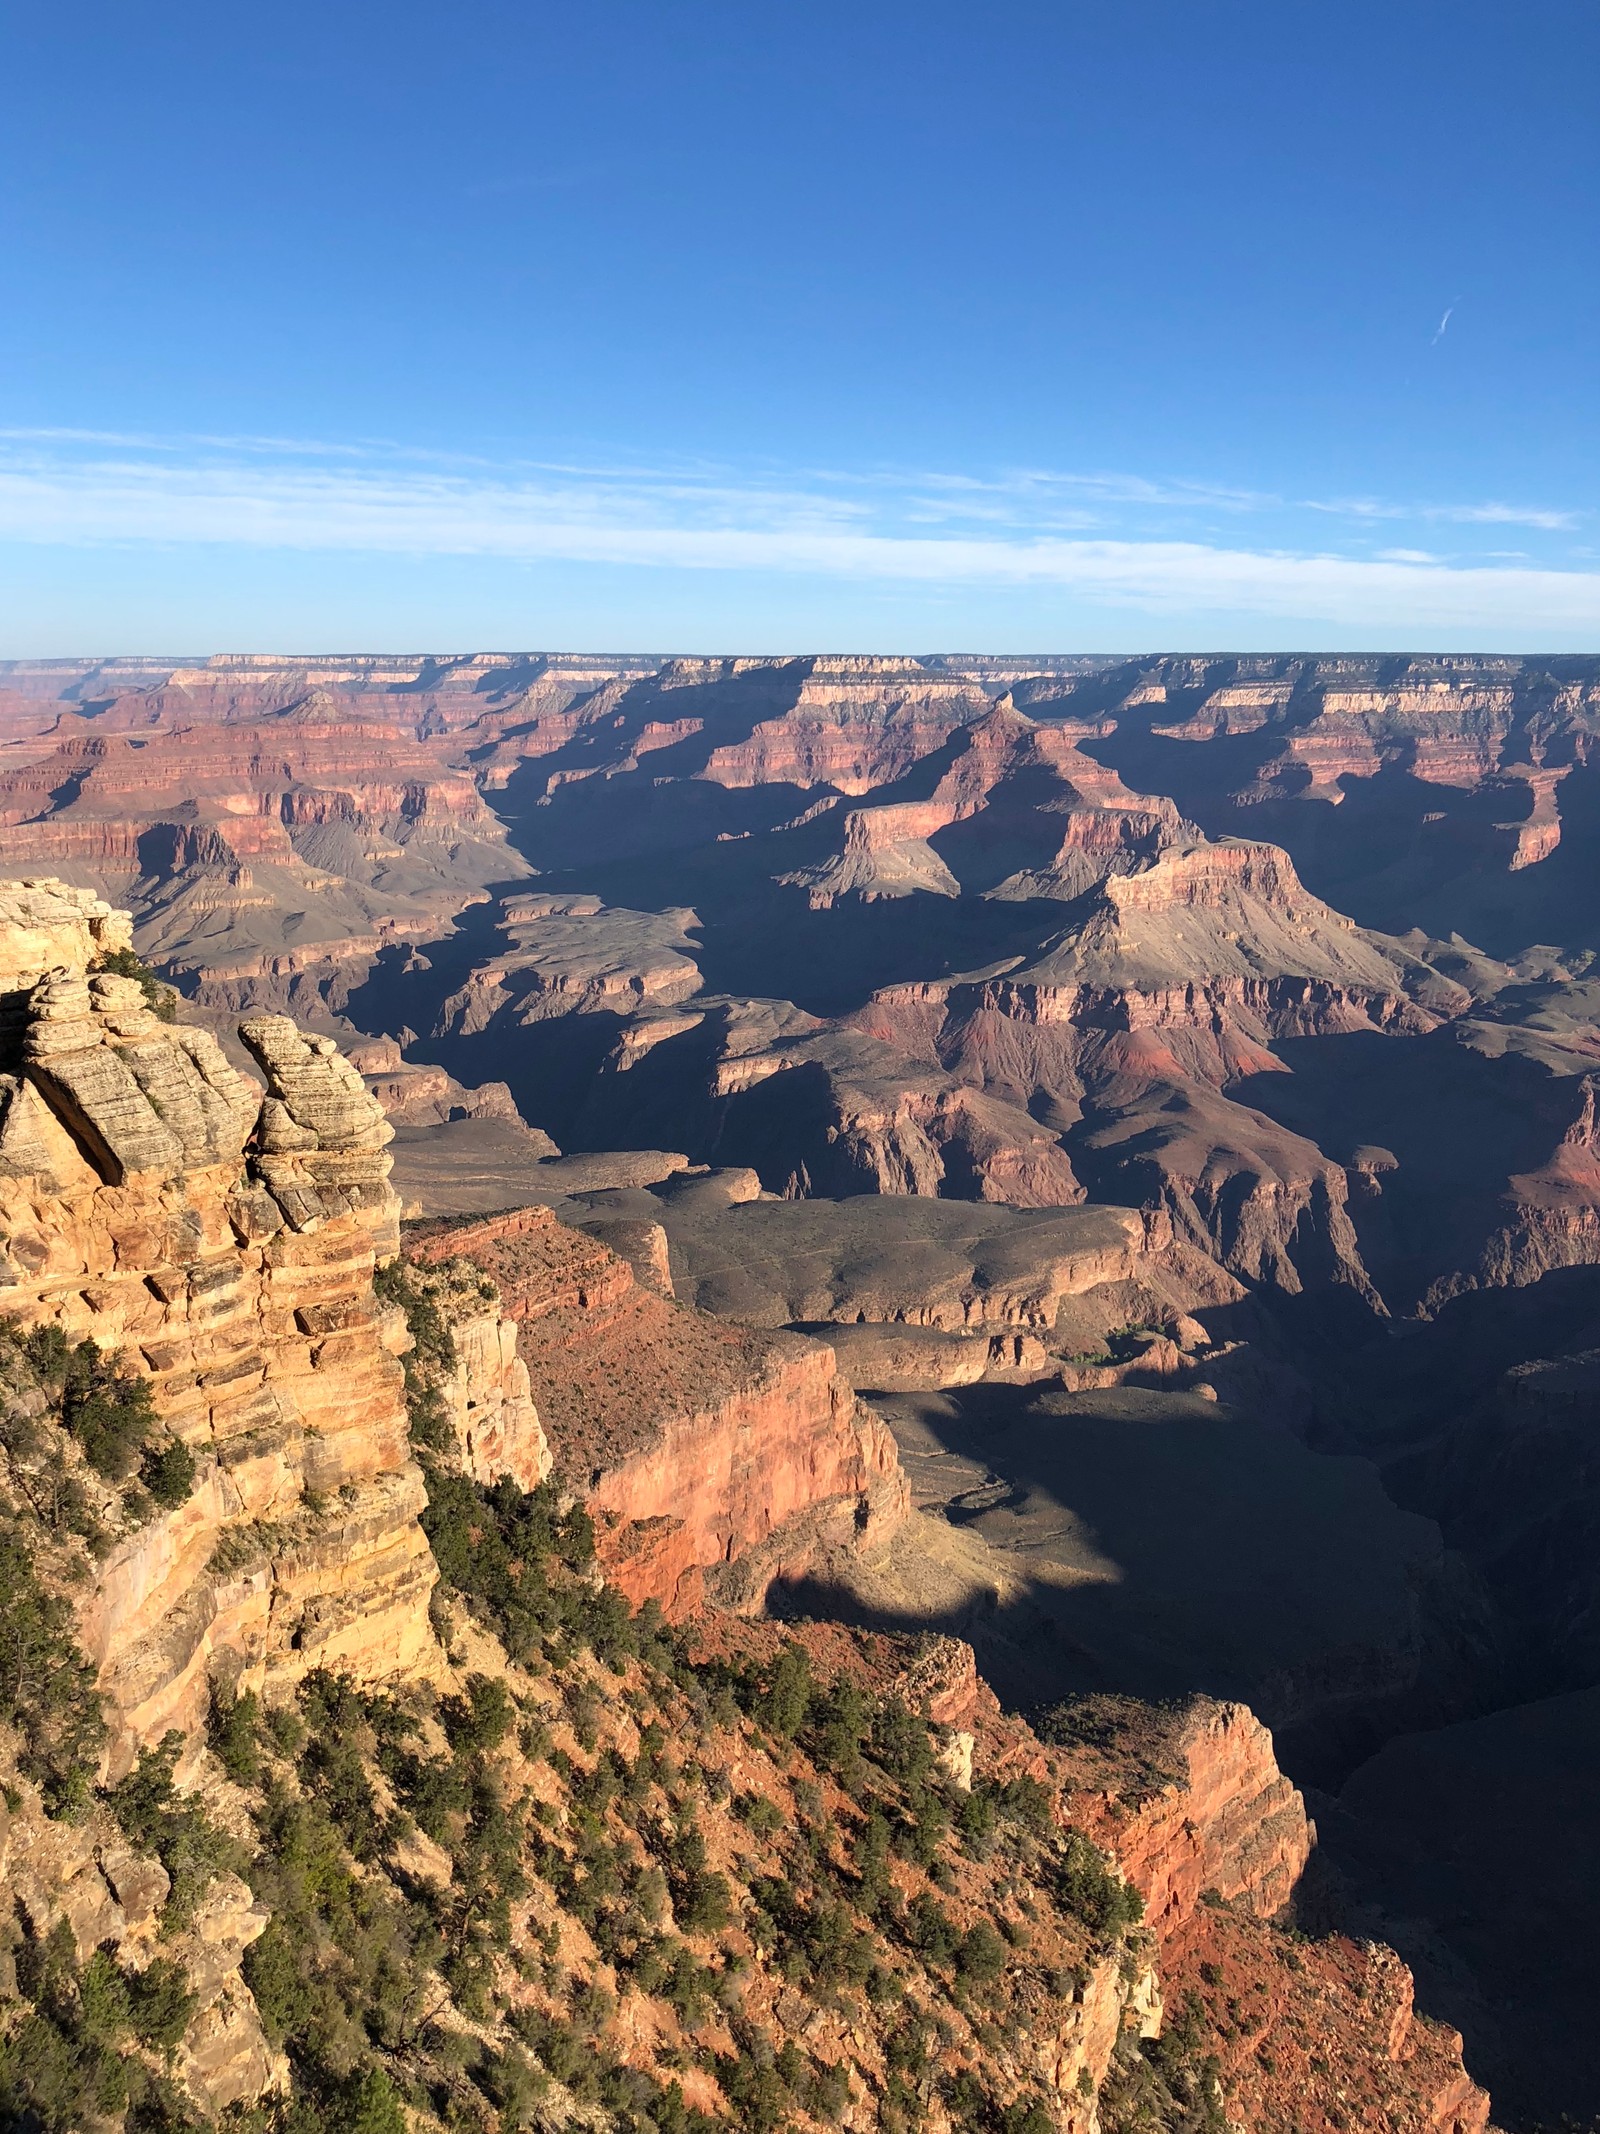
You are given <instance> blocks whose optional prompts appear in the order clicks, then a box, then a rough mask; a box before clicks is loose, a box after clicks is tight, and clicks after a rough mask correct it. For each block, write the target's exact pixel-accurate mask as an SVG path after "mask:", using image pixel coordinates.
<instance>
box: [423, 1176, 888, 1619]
mask: <svg viewBox="0 0 1600 2134" xmlns="http://www.w3.org/2000/svg"><path fill="white" fill-rule="evenodd" d="M406 1249H407V1252H408V1255H409V1256H410V1257H411V1258H412V1259H414V1260H416V1261H417V1262H419V1263H420V1264H422V1265H424V1266H427V1265H430V1264H437V1263H438V1262H440V1261H443V1260H457V1261H468V1262H472V1263H475V1264H476V1265H478V1266H480V1267H482V1268H483V1269H484V1271H485V1272H486V1273H487V1274H488V1275H489V1276H490V1277H491V1278H492V1280H493V1283H494V1285H495V1289H496V1292H497V1294H498V1296H499V1298H500V1299H501V1300H502V1302H501V1305H500V1308H501V1309H503V1310H504V1311H505V1312H506V1314H507V1315H508V1317H509V1318H511V1319H512V1320H513V1321H515V1323H516V1328H517V1346H518V1351H519V1354H520V1356H521V1359H522V1362H523V1363H524V1365H525V1366H526V1367H527V1371H528V1375H529V1378H530V1381H531V1384H532V1388H533V1393H534V1398H535V1399H536V1401H537V1403H538V1407H539V1412H540V1415H541V1416H542V1418H543V1421H544V1426H545V1428H546V1429H547V1430H548V1432H549V1434H550V1440H551V1453H552V1457H553V1459H554V1462H555V1466H556V1470H557V1472H558V1473H560V1474H561V1475H562V1476H563V1477H565V1478H566V1479H567V1480H568V1481H569V1482H570V1483H571V1484H572V1485H573V1486H574V1487H576V1488H578V1489H581V1491H582V1493H583V1495H584V1499H585V1501H586V1503H587V1504H588V1506H589V1508H590V1511H591V1512H592V1513H593V1514H594V1516H595V1517H596V1520H597V1522H598V1524H599V1530H600V1546H601V1556H602V1560H603V1561H604V1562H605V1564H606V1565H607V1568H608V1571H609V1573H610V1575H611V1576H612V1577H613V1578H614V1580H615V1581H616V1583H617V1584H618V1585H619V1586H620V1587H621V1589H622V1590H623V1591H624V1592H626V1593H627V1594H628V1596H629V1598H630V1599H631V1600H633V1601H634V1602H636V1603H637V1602H641V1601H643V1600H645V1599H646V1598H654V1599H655V1600H657V1601H659V1602H660V1603H661V1604H662V1605H663V1606H664V1607H665V1608H666V1609H667V1610H668V1611H669V1613H672V1614H675V1615H681V1614H683V1613H685V1612H686V1611H688V1610H690V1609H692V1608H693V1607H695V1606H696V1605H698V1603H699V1602H700V1600H701V1599H702V1598H703V1597H704V1596H706V1595H708V1594H709V1595H711V1596H713V1597H715V1598H717V1599H719V1600H721V1601H723V1602H724V1603H728V1604H732V1605H735V1606H738V1607H743V1608H755V1607H759V1606H760V1605H761V1602H762V1601H763V1599H764V1597H765V1595H766V1592H767V1589H768V1587H769V1586H770V1585H771V1584H772V1582H773V1581H774V1579H777V1578H779V1577H794V1576H798V1575H800V1574H801V1573H803V1572H804V1571H805V1570H807V1569H808V1568H810V1566H811V1565H812V1564H813V1563H814V1562H816V1561H817V1560H819V1558H820V1556H821V1555H822V1554H823V1553H824V1552H825V1551H827V1550H829V1549H831V1548H837V1547H840V1546H845V1545H851V1544H853V1543H854V1542H856V1541H857V1540H861V1541H867V1540H869V1539H876V1538H877V1536H878V1535H879V1534H880V1533H882V1532H886V1531H887V1530H889V1529H891V1528H892V1527H893V1525H894V1523H895V1522H896V1521H897V1520H898V1519H899V1518H900V1517H902V1516H903V1514H904V1510H905V1505H906V1497H905V1484H904V1480H903V1478H902V1476H901V1474H900V1470H899V1462H898V1459H897V1457H896V1455H895V1451H894V1444H893V1440H892V1439H891V1438H890V1436H889V1433H888V1431H887V1430H886V1429H885V1428H884V1426H883V1425H882V1424H881V1423H880V1422H879V1421H878V1419H877V1418H876V1417H875V1416H873V1415H872V1414H871V1413H870V1411H868V1410H867V1409H865V1408H863V1407H862V1406H861V1405H860V1404H859V1403H858V1402H857V1400H856V1398H855V1395H854V1393H853V1391H852V1390H851V1388H850V1387H849V1385H848V1384H847V1383H845V1381H844V1380H843V1379H841V1377H840V1376H839V1373H838V1370H837V1367H836V1364H835V1361H834V1356H833V1352H832V1350H831V1349H828V1348H826V1347H824V1346H822V1345H821V1344H820V1343H817V1342H812V1341H806V1340H803V1339H800V1338H798V1337H796V1336H794V1335H789V1334H772V1333H758V1332H755V1331H754V1330H752V1329H750V1328H746V1327H740V1326H732V1325H729V1324H728V1323H727V1322H726V1321H723V1320H716V1319H712V1318H711V1317H710V1316H709V1315H707V1314H704V1313H700V1312H697V1311H693V1310H690V1309H687V1308H685V1307H684V1306H682V1305H679V1304H677V1303H675V1302H672V1301H670V1300H669V1299H667V1298H665V1297H663V1296H661V1295H660V1294H658V1293H657V1292H655V1291H653V1290H650V1289H646V1288H644V1287H643V1286H641V1284H640V1283H639V1282H638V1281H637V1280H636V1279H635V1276H634V1272H633V1268H632V1267H631V1266H630V1265H629V1263H628V1261H627V1260H625V1259H623V1258H622V1257H620V1256H619V1255H618V1254H617V1253H615V1252H612V1251H610V1250H609V1249H608V1248H607V1247H606V1246H605V1245H603V1244H601V1243H600V1242H599V1241H598V1239H596V1238H593V1237H589V1236H585V1235H582V1234H580V1233H579V1232H576V1231H573V1230H569V1229H567V1228H565V1227H564V1226H563V1225H562V1224H560V1223H559V1222H557V1221H556V1219H555V1217H554V1216H553V1215H551V1214H550V1213H549V1211H548V1210H547V1209H544V1208H526V1209H521V1210H518V1211H516V1212H515V1213H512V1214H508V1215H505V1216H499V1217H491V1218H489V1219H487V1220H484V1221H478V1222H473V1221H466V1222H461V1223H440V1224H433V1225H423V1226H420V1227H419V1229H418V1230H417V1231H415V1232H414V1233H413V1234H412V1235H411V1237H410V1238H409V1240H408V1243H407V1248H406Z"/></svg>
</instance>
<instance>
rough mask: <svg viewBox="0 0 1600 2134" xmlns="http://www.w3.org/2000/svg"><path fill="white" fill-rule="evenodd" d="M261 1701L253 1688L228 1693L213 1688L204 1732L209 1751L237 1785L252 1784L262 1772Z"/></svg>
mask: <svg viewBox="0 0 1600 2134" xmlns="http://www.w3.org/2000/svg"><path fill="white" fill-rule="evenodd" d="M260 1725H261V1700H260V1698H259V1697H258V1696H257V1695H256V1693H255V1691H254V1690H246V1691H245V1692H244V1694H243V1696H239V1697H235V1696H231V1695H230V1694H229V1693H228V1692H227V1691H225V1690H217V1689H213V1691H212V1693H211V1711H210V1715H209V1717H208V1719H207V1721H206V1735H207V1738H208V1740H209V1741H210V1743H211V1749H212V1753H213V1754H214V1755H215V1757H216V1759H217V1761H218V1763H220V1764H221V1766H222V1768H223V1770H224V1771H226V1772H227V1774H228V1776H229V1777H230V1778H231V1779H232V1780H233V1781H234V1783H235V1784H236V1785H240V1786H253V1785H254V1784H255V1782H256V1780H257V1779H258V1778H259V1777H260V1775H261V1740H260Z"/></svg>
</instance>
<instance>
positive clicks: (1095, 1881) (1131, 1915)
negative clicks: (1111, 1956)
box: [1047, 1830, 1144, 1942]
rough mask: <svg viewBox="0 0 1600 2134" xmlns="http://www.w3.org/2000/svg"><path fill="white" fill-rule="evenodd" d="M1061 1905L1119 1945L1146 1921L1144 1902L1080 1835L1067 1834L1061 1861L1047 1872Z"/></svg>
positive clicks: (1055, 1863) (1099, 1933)
mask: <svg viewBox="0 0 1600 2134" xmlns="http://www.w3.org/2000/svg"><path fill="white" fill-rule="evenodd" d="M1047 1873H1048V1880H1049V1883H1050V1887H1051V1890H1052V1893H1053V1894H1054V1896H1055V1898H1056V1900H1057V1902H1058V1903H1060V1904H1063V1905H1064V1906H1065V1907H1066V1909H1067V1910H1068V1911H1070V1912H1072V1913H1074V1914H1075V1915H1076V1916H1077V1917H1078V1918H1079V1919H1081V1920H1082V1921H1083V1923H1084V1925H1085V1926H1086V1927H1088V1928H1089V1929H1090V1930H1091V1931H1092V1932H1093V1933H1095V1934H1097V1935H1099V1936H1100V1937H1102V1938H1103V1939H1104V1940H1107V1941H1113V1942H1114V1941H1120V1940H1121V1938H1122V1936H1123V1934H1124V1933H1125V1932H1126V1931H1127V1929H1128V1928H1129V1927H1131V1926H1137V1925H1138V1923H1139V1921H1140V1920H1141V1919H1142V1918H1143V1917H1144V1899H1143V1898H1142V1897H1141V1896H1140V1895H1139V1892H1138V1891H1137V1890H1136V1889H1134V1888H1133V1886H1132V1885H1131V1884H1130V1883H1127V1882H1124V1881H1123V1880H1122V1878H1121V1876H1120V1875H1118V1874H1117V1873H1115V1871H1114V1870H1113V1869H1112V1866H1111V1864H1110V1862H1109V1861H1108V1860H1107V1858H1106V1856H1105V1854H1104V1853H1103V1852H1101V1850H1100V1848H1099V1847H1098V1846H1097V1845H1093V1844H1091V1843H1090V1841H1089V1840H1088V1839H1087V1838H1086V1837H1085V1836H1084V1835H1083V1833H1082V1832H1081V1831H1078V1830H1073V1831H1069V1832H1068V1833H1067V1840H1066V1845H1065V1847H1064V1849H1063V1851H1062V1854H1061V1857H1060V1858H1059V1859H1058V1860H1056V1861H1054V1862H1053V1863H1052V1864H1051V1866H1050V1868H1049V1869H1048V1870H1047Z"/></svg>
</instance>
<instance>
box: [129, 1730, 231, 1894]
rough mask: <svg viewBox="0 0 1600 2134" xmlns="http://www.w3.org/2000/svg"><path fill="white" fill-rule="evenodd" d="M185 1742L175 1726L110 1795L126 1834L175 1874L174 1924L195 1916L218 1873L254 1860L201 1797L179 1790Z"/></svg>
mask: <svg viewBox="0 0 1600 2134" xmlns="http://www.w3.org/2000/svg"><path fill="white" fill-rule="evenodd" d="M183 1746H184V1741H183V1736H182V1735H181V1734H180V1733H178V1732H177V1730H176V1729H175V1728H174V1729H173V1730H171V1731H170V1732H168V1733H167V1734H165V1735H163V1737H162V1739H161V1743H160V1745H159V1747H157V1748H153V1749H141V1750H140V1752H139V1761H138V1762H137V1764H136V1765H135V1766H134V1768H133V1769H132V1770H131V1771H130V1772H129V1773H128V1775H127V1776H126V1777H125V1778H122V1779H119V1780H118V1781H117V1783H116V1784H115V1785H114V1786H110V1787H108V1788H107V1789H106V1794H105V1800H106V1805H107V1806H108V1807H109V1808H110V1810H111V1813H112V1814H113V1815H114V1816H115V1817H116V1820H117V1822H118V1824H119V1825H120V1826H121V1829H122V1833H123V1836H124V1837H126V1838H127V1840H128V1842H129V1843H130V1844H131V1845H135V1846H137V1847H138V1848H139V1850H140V1851H142V1852H153V1853H154V1854H155V1855H156V1857H157V1858H158V1859H159V1860H160V1862H161V1864H162V1866H163V1867H164V1868H165V1869H166V1871H167V1874H168V1876H169V1877H170V1878H171V1883H172V1889H171V1894H170V1895H169V1897H168V1899H167V1918H168V1920H169V1922H171V1923H172V1924H174V1925H181V1924H182V1923H183V1921H185V1920H186V1919H188V1918H189V1917H190V1915H191V1914H192V1913H193V1911H194V1908H195V1906H196V1905H197V1904H198V1903H199V1901H200V1898H201V1897H202V1896H203V1895H204V1894H205V1890H206V1888H207V1885H208V1884H209V1883H210V1882H211V1880H212V1879H213V1877H214V1876H216V1875H219V1874H222V1873H224V1872H225V1871H227V1870H230V1869H231V1870H233V1871H235V1872H238V1871H240V1870H242V1869H243V1868H244V1867H245V1866H246V1865H247V1864H248V1860H247V1856H246V1854H245V1852H244V1849H243V1847H242V1846H241V1845H240V1844H239V1842H238V1841H237V1839H235V1838H231V1837H229V1836H228V1834H227V1832H226V1831H223V1830H219V1829H218V1828H217V1827H216V1825H215V1824H214V1823H213V1822H212V1821H211V1819H210V1818H209V1816H208V1815H207V1814H206V1812H205V1809H204V1807H203V1806H202V1805H201V1804H200V1802H199V1801H197V1800H185V1799H183V1798H181V1797H180V1796H179V1794H178V1793H177V1792H176V1790H175V1789H174V1787H173V1783H172V1774H173V1770H174V1768H175V1766H176V1764H177V1760H178V1757H179V1756H180V1754H181V1753H182V1751H183Z"/></svg>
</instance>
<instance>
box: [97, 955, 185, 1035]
mask: <svg viewBox="0 0 1600 2134" xmlns="http://www.w3.org/2000/svg"><path fill="white" fill-rule="evenodd" d="M90 969H91V970H92V971H96V972H98V971H106V972H109V973H110V974H111V975H112V976H114V977H117V978H137V979H138V981H139V989H140V991H141V992H142V993H143V994H144V997H145V1001H146V1003H147V1005H148V1006H149V1009H150V1012H151V1014H152V1015H154V1016H155V1017H156V1018H157V1020H158V1021H160V1022H164V1023H175V1022H176V1021H177V1019H178V996H177V994H176V993H175V992H174V991H173V989H172V987H171V986H169V985H163V984H162V982H161V980H160V979H159V978H158V977H157V976H156V974H155V972H154V971H153V970H151V968H150V966H149V964H148V963H146V962H145V960H144V958H143V957H142V956H141V955H139V954H138V952H137V951H136V950H134V949H131V948H107V949H102V950H101V951H100V954H99V955H98V956H96V958H95V959H94V962H93V963H92V964H91V965H90Z"/></svg>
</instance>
